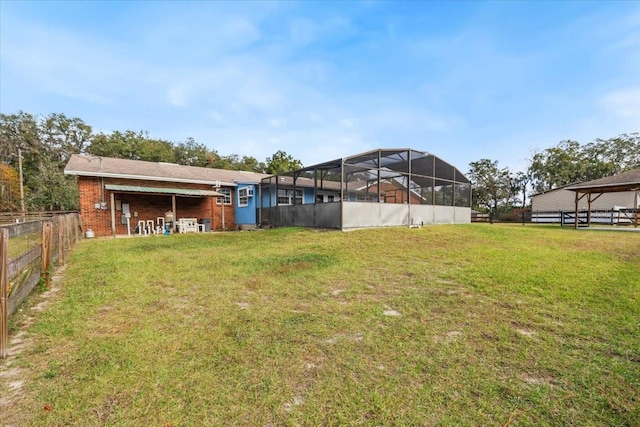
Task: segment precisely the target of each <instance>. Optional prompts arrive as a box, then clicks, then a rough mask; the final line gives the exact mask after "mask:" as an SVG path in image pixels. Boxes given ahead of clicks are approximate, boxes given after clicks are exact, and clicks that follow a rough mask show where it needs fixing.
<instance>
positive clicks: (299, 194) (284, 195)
mask: <svg viewBox="0 0 640 427" xmlns="http://www.w3.org/2000/svg"><path fill="white" fill-rule="evenodd" d="M281 200H286V202H283V201H281ZM276 201H277V202H278V206H290V205H293V190H292V189H288V188H279V189H278V195H277V197H276ZM303 203H304V191H302V190H296V205H301V204H303Z"/></svg>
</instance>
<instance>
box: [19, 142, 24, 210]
mask: <svg viewBox="0 0 640 427" xmlns="http://www.w3.org/2000/svg"><path fill="white" fill-rule="evenodd" d="M18 169H19V170H20V211H21V212H22V213H24V212H25V209H24V184H23V183H22V181H23V180H24V178H23V175H22V150H21V149H19V148H18Z"/></svg>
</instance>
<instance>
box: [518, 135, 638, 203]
mask: <svg viewBox="0 0 640 427" xmlns="http://www.w3.org/2000/svg"><path fill="white" fill-rule="evenodd" d="M639 167H640V134H638V133H631V134H622V135H619V136H617V137H615V138H610V139H607V140H602V139H596V140H595V141H593V142H590V143H588V144H585V145H580V144H579V143H578V142H576V141H561V142H560V143H559V144H558V145H557V146H556V147H552V148H548V149H546V150H544V151H542V152H539V153H535V154H534V156H533V158H532V160H531V164H530V166H529V169H528V174H529V175H530V176H531V180H532V183H533V188H534V190H535V191H536V192H542V191H547V190H552V189H554V188H558V187H562V186H565V185H568V184H572V183H574V182H581V181H590V180H593V179H599V178H604V177H607V176H611V175H615V174H618V173H622V172H625V171H628V170H631V169H634V168H639Z"/></svg>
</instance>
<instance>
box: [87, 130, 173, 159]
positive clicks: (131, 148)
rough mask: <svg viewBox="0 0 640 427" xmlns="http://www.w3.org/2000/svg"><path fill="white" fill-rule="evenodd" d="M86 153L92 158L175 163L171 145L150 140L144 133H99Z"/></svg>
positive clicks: (166, 142)
mask: <svg viewBox="0 0 640 427" xmlns="http://www.w3.org/2000/svg"><path fill="white" fill-rule="evenodd" d="M87 152H88V153H89V154H92V155H94V156H103V157H116V158H119V159H131V160H143V161H148V162H168V163H173V162H174V161H175V153H174V146H173V144H172V143H171V142H169V141H165V140H162V139H153V138H150V137H149V134H148V133H147V132H145V131H140V132H134V131H132V130H127V131H125V132H120V131H114V132H111V133H110V134H108V135H107V134H103V133H100V134H98V135H95V136H94V137H93V138H92V140H91V143H90V144H89V147H88V148H87Z"/></svg>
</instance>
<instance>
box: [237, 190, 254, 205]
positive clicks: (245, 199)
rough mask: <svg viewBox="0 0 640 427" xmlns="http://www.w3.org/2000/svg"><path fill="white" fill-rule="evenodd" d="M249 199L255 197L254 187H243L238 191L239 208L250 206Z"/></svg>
mask: <svg viewBox="0 0 640 427" xmlns="http://www.w3.org/2000/svg"><path fill="white" fill-rule="evenodd" d="M249 197H253V188H252V187H242V188H240V189H239V190H238V206H239V207H245V206H249Z"/></svg>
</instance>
